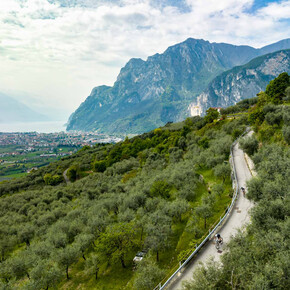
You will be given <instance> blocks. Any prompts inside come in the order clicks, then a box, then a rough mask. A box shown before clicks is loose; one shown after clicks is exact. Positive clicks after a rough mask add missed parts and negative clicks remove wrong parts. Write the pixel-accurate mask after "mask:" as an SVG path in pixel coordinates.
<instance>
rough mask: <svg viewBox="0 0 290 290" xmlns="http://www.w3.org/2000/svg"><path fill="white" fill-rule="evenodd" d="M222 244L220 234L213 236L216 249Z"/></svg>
mask: <svg viewBox="0 0 290 290" xmlns="http://www.w3.org/2000/svg"><path fill="white" fill-rule="evenodd" d="M222 244H223V238H222V237H221V236H219V237H216V238H215V247H216V249H217V250H218V249H219V248H220V246H221V245H222Z"/></svg>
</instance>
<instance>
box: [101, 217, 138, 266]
mask: <svg viewBox="0 0 290 290" xmlns="http://www.w3.org/2000/svg"><path fill="white" fill-rule="evenodd" d="M137 245H138V241H137V240H136V230H135V227H134V224H133V223H132V222H131V223H116V224H113V225H110V226H108V227H107V229H106V231H105V232H104V233H101V235H100V237H99V239H98V241H97V244H96V248H97V251H98V253H100V254H103V255H105V256H106V257H108V259H109V260H110V259H112V260H113V261H120V262H121V265H122V267H123V268H126V264H125V257H126V255H127V254H128V253H129V252H130V251H131V250H132V249H133V248H135V247H136V246H137Z"/></svg>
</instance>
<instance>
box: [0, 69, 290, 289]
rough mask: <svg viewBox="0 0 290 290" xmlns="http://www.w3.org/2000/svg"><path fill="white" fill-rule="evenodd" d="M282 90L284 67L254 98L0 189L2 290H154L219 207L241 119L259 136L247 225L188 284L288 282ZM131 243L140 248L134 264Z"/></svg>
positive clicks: (90, 151)
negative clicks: (219, 258) (219, 261)
mask: <svg viewBox="0 0 290 290" xmlns="http://www.w3.org/2000/svg"><path fill="white" fill-rule="evenodd" d="M287 86H289V76H288V75H287V74H285V73H284V74H281V75H280V76H279V78H277V79H276V80H274V81H272V82H271V83H270V84H269V85H268V87H267V89H266V91H265V93H260V94H259V96H258V98H255V99H253V100H244V101H242V102H240V103H238V104H237V105H235V106H234V107H231V108H229V109H227V110H224V111H222V116H221V115H219V113H218V112H217V111H216V110H214V109H209V110H208V111H207V115H206V116H205V117H204V118H201V117H193V118H188V119H186V120H185V121H184V122H181V123H175V124H174V123H169V124H167V125H166V126H164V127H162V128H157V129H155V130H154V131H151V132H149V133H146V134H143V135H140V136H137V137H134V138H132V139H128V138H127V139H126V140H124V141H123V142H120V143H118V144H115V145H113V144H107V145H97V146H95V147H93V148H90V147H84V148H82V149H81V150H80V151H79V152H78V153H76V154H75V155H73V156H70V157H67V158H64V159H63V160H61V161H58V162H55V163H52V164H51V165H49V166H47V167H45V168H43V169H41V170H39V171H37V172H34V173H32V174H31V175H28V176H27V177H25V178H21V179H16V180H12V181H9V182H5V183H2V184H0V192H1V198H0V208H1V212H0V222H1V225H2V226H1V229H0V255H1V257H0V259H1V264H0V279H1V282H0V286H1V288H3V289H50V288H53V287H56V288H58V289H152V288H153V287H154V286H156V285H157V284H158V283H159V281H161V279H163V278H164V277H165V276H166V275H167V274H168V273H169V272H170V271H171V269H172V268H173V267H174V266H175V265H176V264H178V262H179V261H181V260H183V259H184V258H185V257H186V256H187V255H188V254H189V253H190V252H191V251H192V250H193V249H194V247H195V245H196V244H197V243H199V242H200V241H201V240H202V239H203V236H204V235H205V234H206V233H208V230H209V229H210V228H211V227H212V225H213V224H214V223H215V222H216V220H217V218H219V216H220V215H221V214H222V213H223V212H225V211H226V209H227V207H228V205H229V203H230V201H231V197H232V193H233V192H232V187H231V179H230V173H231V170H230V166H229V163H228V158H229V153H230V146H231V144H232V142H233V140H234V139H235V138H236V137H237V136H239V135H240V134H241V133H242V132H243V131H244V130H245V128H246V126H248V125H250V124H251V125H252V126H253V127H254V129H255V131H256V132H257V134H256V136H257V138H258V140H259V141H257V140H256V139H254V138H253V139H249V140H245V141H244V144H243V146H244V148H245V150H246V151H247V152H248V153H249V154H253V153H255V152H256V151H257V150H258V148H259V147H261V148H260V149H259V151H258V153H256V154H255V155H254V156H253V159H254V160H255V162H256V164H257V169H258V171H259V177H258V178H256V179H253V180H252V181H251V183H250V184H249V193H248V196H249V197H250V198H252V199H254V200H255V201H257V202H258V205H257V206H256V207H255V209H254V211H253V223H252V225H251V227H250V228H249V230H248V232H247V233H246V234H241V235H240V236H239V237H238V238H236V239H235V240H234V241H233V242H232V243H231V246H230V248H231V251H230V252H229V253H228V254H226V255H225V256H224V258H223V262H224V265H225V266H224V267H223V268H222V267H221V268H218V269H217V268H216V267H215V266H214V267H213V270H214V272H213V273H212V274H211V276H210V277H207V275H206V272H204V271H201V272H200V275H199V276H198V278H197V281H196V282H195V284H194V285H191V286H188V287H189V289H191V287H195V289H201V288H200V287H201V286H200V285H202V288H205V289H208V288H211V287H212V285H213V287H212V288H223V289H225V288H227V287H229V288H232V286H231V284H229V283H230V282H229V281H232V283H236V284H234V285H237V287H240V288H245V287H244V286H245V284H243V281H244V280H243V279H245V280H246V281H248V282H247V283H252V284H251V285H254V286H255V285H258V286H261V285H264V284H263V283H268V280H269V281H271V283H272V284H269V283H268V284H265V285H286V283H287V279H286V278H285V277H287V275H286V274H287V273H286V272H285V271H288V270H287V269H289V249H288V248H287V245H289V234H288V231H287V225H288V221H289V220H287V218H286V217H287V216H288V215H289V195H288V194H287V192H289V190H288V188H289V166H288V164H289V149H288V147H287V145H286V144H287V142H288V143H289V141H290V140H289V136H290V134H289V128H290V124H289V110H288V108H289V107H288V106H287V104H288V103H289V95H288V97H287V96H286V95H285V89H286V87H287ZM287 92H288V94H289V89H288V91H287ZM233 113H235V114H234V115H233ZM226 114H228V115H226ZM259 142H260V146H259ZM261 142H262V143H261ZM287 161H288V162H287ZM64 172H66V175H67V177H68V178H69V180H70V181H69V182H68V183H66V182H65V180H64V178H63V173H64ZM287 177H288V178H287ZM287 182H288V184H287ZM287 185H288V186H287ZM287 190H288V191H287ZM287 241H288V242H287ZM261 245H262V246H261ZM141 250H145V251H146V252H147V254H146V256H145V258H144V260H143V261H142V262H141V263H137V265H134V263H133V258H134V256H135V254H136V253H137V252H139V251H141ZM237 260H239V263H237V262H236V261H237ZM268 261H271V263H268ZM265 265H267V267H265ZM232 269H234V270H233V271H232ZM210 273H211V272H210ZM217 273H218V274H217ZM252 273H254V275H252ZM255 273H256V274H255ZM285 273H286V274H285ZM253 277H254V278H253ZM230 279H232V280H230ZM267 279H268V280H267ZM283 279H284V280H283ZM202 283H203V284H202ZM279 283H281V284H279ZM258 286H257V287H256V288H257V289H260V288H261V289H263V287H258ZM254 288H255V287H254ZM269 288H271V287H269ZM280 289H281V287H280Z"/></svg>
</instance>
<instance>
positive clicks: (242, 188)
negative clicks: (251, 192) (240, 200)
mask: <svg viewBox="0 0 290 290" xmlns="http://www.w3.org/2000/svg"><path fill="white" fill-rule="evenodd" d="M241 190H242V192H243V195H244V196H245V195H246V190H245V188H244V187H241Z"/></svg>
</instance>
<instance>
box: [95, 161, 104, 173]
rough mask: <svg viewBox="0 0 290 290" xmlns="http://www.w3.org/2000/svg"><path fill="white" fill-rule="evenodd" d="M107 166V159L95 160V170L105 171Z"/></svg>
mask: <svg viewBox="0 0 290 290" xmlns="http://www.w3.org/2000/svg"><path fill="white" fill-rule="evenodd" d="M106 168H107V166H106V161H105V160H101V161H95V162H94V170H95V171H96V172H104V171H105V170H106Z"/></svg>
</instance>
